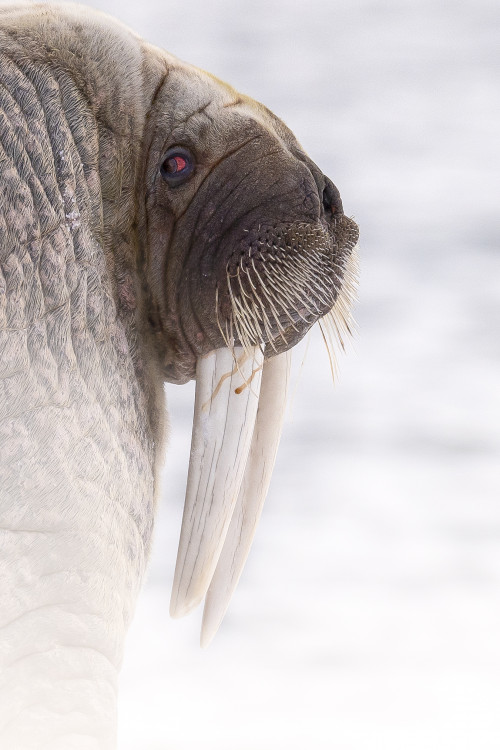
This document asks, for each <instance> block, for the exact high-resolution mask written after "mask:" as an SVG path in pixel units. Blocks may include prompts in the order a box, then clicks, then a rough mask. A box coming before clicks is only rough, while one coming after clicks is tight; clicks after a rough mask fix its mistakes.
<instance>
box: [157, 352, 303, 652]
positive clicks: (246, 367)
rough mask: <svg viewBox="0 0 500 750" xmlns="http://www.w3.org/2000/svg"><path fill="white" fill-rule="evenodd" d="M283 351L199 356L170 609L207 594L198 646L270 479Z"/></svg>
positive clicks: (226, 592)
mask: <svg viewBox="0 0 500 750" xmlns="http://www.w3.org/2000/svg"><path fill="white" fill-rule="evenodd" d="M290 358H291V355H290V353H289V352H286V353H285V354H281V355H278V356H277V357H274V358H273V359H271V360H267V361H266V362H264V358H263V354H262V351H261V348H260V347H252V348H251V349H250V350H244V349H243V348H242V347H235V349H234V351H232V350H230V349H228V348H222V349H217V350H215V351H213V352H210V353H209V354H208V355H206V356H203V357H200V358H199V359H198V363H197V371H196V396H195V410H194V419H193V436H192V443H191V456H190V463H189V473H188V480H187V489H186V500H185V505H184V515H183V521H182V529H181V536H180V541H179V552H178V556H177V565H176V570H175V576H174V584H173V590H172V600H171V606H170V613H171V615H172V616H173V617H180V616H182V615H184V614H187V613H188V612H189V611H191V610H192V609H193V608H194V607H195V606H196V605H197V604H198V603H199V602H200V601H201V600H202V599H203V597H204V596H205V595H206V594H207V592H208V594H207V599H206V604H205V612H204V619H203V626H202V637H201V642H202V645H207V644H208V643H209V641H210V640H211V639H212V638H213V636H214V635H215V633H216V631H217V629H218V627H219V624H220V622H221V621H222V618H223V616H224V613H225V611H226V608H227V605H228V603H229V599H230V598H231V595H232V592H233V591H234V588H235V587H236V584H237V582H238V580H239V577H240V575H241V571H242V569H243V566H244V564H245V560H246V557H247V555H248V552H249V550H250V546H251V543H252V539H253V536H254V532H255V528H256V525H257V522H258V519H259V517H260V513H261V510H262V505H263V502H264V499H265V497H266V494H267V489H268V487H269V482H270V480H271V474H272V469H273V466H274V461H275V457H276V452H277V448H278V443H279V438H280V434H281V426H282V422H283V414H284V407H285V403H286V394H287V386H288V379H289V370H290Z"/></svg>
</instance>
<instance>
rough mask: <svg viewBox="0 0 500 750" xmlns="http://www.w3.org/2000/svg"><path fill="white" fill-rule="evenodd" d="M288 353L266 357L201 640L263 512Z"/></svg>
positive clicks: (222, 608) (221, 608)
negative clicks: (246, 454) (245, 458)
mask: <svg viewBox="0 0 500 750" xmlns="http://www.w3.org/2000/svg"><path fill="white" fill-rule="evenodd" d="M291 359H292V357H291V352H290V351H287V352H284V353H282V354H278V355H277V356H275V357H272V358H271V359H269V360H266V362H265V363H264V367H263V373H262V383H261V389H260V399H259V408H258V411H257V418H256V422H255V429H254V433H253V438H252V444H251V448H250V455H249V458H248V462H247V465H246V469H245V474H244V477H243V482H242V485H241V489H240V493H239V496H238V500H237V503H236V506H235V509H234V512H233V515H232V518H231V523H230V526H229V529H228V532H227V535H226V538H225V541H224V546H223V548H222V552H221V554H220V557H219V560H218V563H217V567H216V569H215V573H214V575H213V578H212V580H211V583H210V587H209V589H208V593H207V597H206V600H205V608H204V611H203V623H202V629H201V645H202V647H205V646H208V644H209V643H210V641H211V640H212V638H213V637H214V635H215V634H216V632H217V630H218V628H219V626H220V624H221V622H222V620H223V618H224V614H225V612H226V610H227V607H228V604H229V600H230V599H231V596H232V594H233V592H234V590H235V588H236V586H237V584H238V581H239V578H240V576H241V573H242V570H243V567H244V565H245V562H246V559H247V557H248V553H249V551H250V547H251V545H252V541H253V538H254V535H255V531H256V528H257V524H258V522H259V519H260V515H261V513H262V507H263V505H264V501H265V499H266V495H267V491H268V488H269V484H270V482H271V476H272V472H273V468H274V463H275V460H276V454H277V451H278V445H279V440H280V437H281V430H282V426H283V418H284V414H285V407H286V400H287V391H288V383H289V379H290V364H291Z"/></svg>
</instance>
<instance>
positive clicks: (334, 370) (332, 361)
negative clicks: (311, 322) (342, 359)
mask: <svg viewBox="0 0 500 750" xmlns="http://www.w3.org/2000/svg"><path fill="white" fill-rule="evenodd" d="M318 325H319V330H320V331H321V335H322V337H323V341H324V343H325V347H326V352H327V354H328V361H329V363H330V372H331V373H332V381H333V382H335V376H336V374H337V363H336V360H335V356H334V353H333V351H332V350H331V348H330V347H331V342H329V341H328V339H327V337H326V334H325V329H324V324H322V321H321V320H319V321H318Z"/></svg>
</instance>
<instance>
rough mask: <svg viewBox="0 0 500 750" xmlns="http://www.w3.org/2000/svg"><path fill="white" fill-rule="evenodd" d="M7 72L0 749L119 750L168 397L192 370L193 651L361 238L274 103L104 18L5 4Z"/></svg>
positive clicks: (186, 524)
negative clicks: (120, 703)
mask: <svg viewBox="0 0 500 750" xmlns="http://www.w3.org/2000/svg"><path fill="white" fill-rule="evenodd" d="M0 70H1V81H0V149H1V150H0V190H1V198H0V237H1V240H0V445H1V459H0V493H1V503H0V511H1V521H0V528H1V534H2V544H1V558H0V559H1V567H0V580H1V587H0V602H1V606H0V617H1V631H0V632H1V634H2V635H1V648H0V653H1V655H2V671H1V677H0V706H1V708H0V746H1V747H2V748H5V749H6V750H7V749H8V748H10V749H12V750H14V749H15V750H24V749H25V748H26V749H27V748H35V747H36V748H51V750H57V749H58V748H64V750H68V748H76V747H78V748H97V747H99V748H112V747H115V743H116V718H115V714H116V680H117V674H118V671H119V666H120V662H121V658H122V653H123V642H124V637H125V633H126V630H127V627H128V624H129V622H130V619H131V617H132V614H133V611H134V606H135V601H136V597H137V593H138V591H139V588H140V585H141V581H142V579H143V575H144V570H145V567H146V564H147V559H148V555H149V552H150V547H151V537H152V529H153V521H154V515H155V506H156V498H157V495H158V486H159V467H160V464H161V460H162V456H163V452H164V442H165V440H164V436H165V432H166V414H165V404H164V393H163V385H164V382H165V381H168V382H171V383H185V382H186V381H188V380H190V379H196V396H195V411H194V420H193V437H192V448H191V456H190V466H189V474H188V479H187V490H186V501H185V509H184V516H183V522H182V529H181V536H180V542H179V552H178V558H177V565H176V571H175V578H174V585H173V592H172V600H171V613H172V615H173V616H180V615H183V614H185V613H187V612H188V611H190V610H191V609H193V607H195V606H196V605H197V604H198V603H199V602H200V601H202V600H203V599H204V598H205V600H206V603H205V615H204V623H203V632H202V642H203V643H204V644H206V643H208V642H209V640H210V639H211V638H212V637H213V635H214V633H215V631H216V629H217V627H218V625H219V623H220V621H221V619H222V617H223V614H224V611H225V608H226V606H227V603H228V600H229V597H230V595H231V592H232V590H233V589H234V586H235V585H236V582H237V579H238V577H239V575H240V572H241V569H242V566H243V564H244V561H245V557H246V554H247V552H248V549H249V546H250V544H251V540H252V536H253V533H254V530H255V525H256V523H257V519H258V516H259V514H260V510H261V507H262V503H263V500H264V498H265V494H266V492H267V487H268V484H269V480H270V476H271V472H272V466H273V462H274V457H275V454H276V450H277V445H278V441H279V435H280V430H281V419H282V413H283V409H284V403H285V398H286V389H287V381H288V378H289V364H290V351H291V349H292V348H293V347H294V346H295V344H296V343H297V342H298V341H299V340H300V339H301V338H302V337H303V336H304V335H305V333H306V332H307V331H308V330H309V329H310V328H311V326H312V325H313V324H314V323H315V322H317V321H320V324H321V325H322V326H323V330H324V331H325V332H326V334H329V333H332V334H333V335H338V336H342V335H343V334H344V333H345V332H346V331H347V330H348V329H349V311H350V307H351V302H352V298H353V294H354V288H355V281H356V273H355V247H356V243H357V239H358V229H357V227H356V225H355V223H354V222H353V221H352V220H351V219H349V218H348V217H347V216H346V215H345V214H344V212H343V208H342V202H341V199H340V195H339V191H338V190H337V188H336V187H335V186H334V184H333V183H332V182H331V181H330V179H328V178H327V177H326V176H325V175H324V174H323V173H322V172H321V170H320V169H319V168H318V167H317V166H316V165H315V164H314V163H313V162H312V161H311V159H309V157H308V156H307V155H306V153H305V152H304V150H303V149H302V147H301V146H300V145H299V143H298V142H297V141H296V139H295V137H294V136H293V134H292V133H291V131H290V130H289V129H288V128H287V127H286V126H285V125H284V124H283V123H282V122H281V121H280V120H279V119H278V118H277V117H276V116H275V115H273V114H272V112H270V111H269V110H268V109H267V108H266V107H264V106H263V105H262V104H259V103H257V102H255V101H253V100H252V99H250V98H249V97H247V96H245V95H242V94H240V93H238V92H236V91H235V90H234V89H233V88H231V86H229V85H227V84H225V83H223V82H222V81H220V80H218V79H217V78H215V77H214V76H212V75H210V74H208V73H206V72H204V71H202V70H199V69H197V68H195V67H193V66H191V65H189V64H186V63H184V62H181V61H180V60H178V59H176V58H175V57H173V56H172V55H170V54H168V53H167V52H164V51H163V50H160V49H158V48H156V47H154V46H152V45H150V44H148V43H147V42H145V41H144V40H142V39H141V38H139V37H138V36H136V35H135V34H134V33H133V32H132V31H130V30H129V29H127V28H125V27H124V26H122V25H120V24H119V23H117V22H116V21H114V20H112V19H110V18H108V17H107V16H105V15H103V14H101V13H96V12H93V11H91V10H90V9H88V8H84V7H83V6H72V5H61V6H58V5H45V4H43V5H42V4H39V5H37V4H35V5H11V6H5V7H3V8H1V9H0Z"/></svg>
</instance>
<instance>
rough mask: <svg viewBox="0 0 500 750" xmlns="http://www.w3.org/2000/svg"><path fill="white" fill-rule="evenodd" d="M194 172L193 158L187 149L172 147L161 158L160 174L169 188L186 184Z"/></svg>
mask: <svg viewBox="0 0 500 750" xmlns="http://www.w3.org/2000/svg"><path fill="white" fill-rule="evenodd" d="M193 172H194V157H193V155H192V153H191V152H190V151H188V149H187V148H183V147H182V146H174V147H173V148H169V150H168V151H167V153H166V154H165V155H164V156H163V161H162V163H161V166H160V173H161V176H162V177H163V179H164V180H165V182H166V183H167V184H168V185H170V187H175V186H176V185H181V184H182V183H183V182H186V180H188V179H189V178H190V177H191V175H192V174H193Z"/></svg>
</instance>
